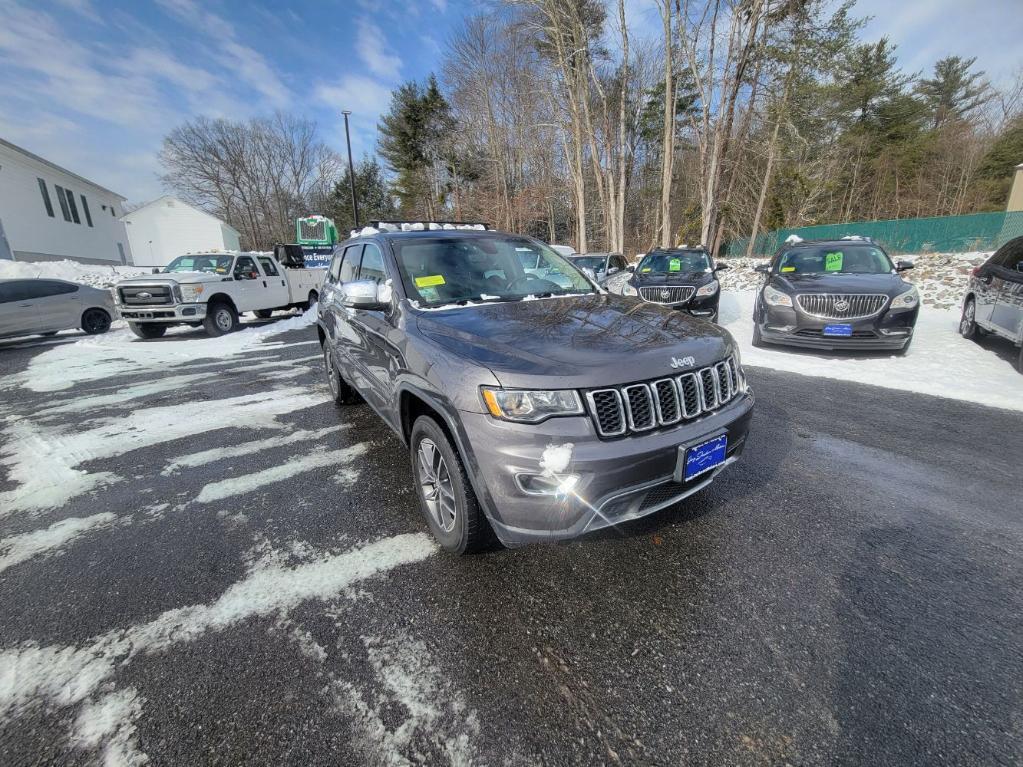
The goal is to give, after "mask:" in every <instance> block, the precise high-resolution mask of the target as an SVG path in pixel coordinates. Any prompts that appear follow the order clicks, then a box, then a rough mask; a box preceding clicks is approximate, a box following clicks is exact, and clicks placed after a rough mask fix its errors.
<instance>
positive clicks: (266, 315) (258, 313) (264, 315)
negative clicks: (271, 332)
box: [253, 309, 274, 320]
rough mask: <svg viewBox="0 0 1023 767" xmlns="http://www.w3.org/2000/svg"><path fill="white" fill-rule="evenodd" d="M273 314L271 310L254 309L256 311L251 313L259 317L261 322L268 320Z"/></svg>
mask: <svg viewBox="0 0 1023 767" xmlns="http://www.w3.org/2000/svg"><path fill="white" fill-rule="evenodd" d="M273 313H274V310H273V309H256V311H254V312H253V314H255V315H256V316H257V317H259V319H261V320H268V319H270V315H272V314H273Z"/></svg>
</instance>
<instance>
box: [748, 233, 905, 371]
mask: <svg viewBox="0 0 1023 767" xmlns="http://www.w3.org/2000/svg"><path fill="white" fill-rule="evenodd" d="M912 267H913V265H912V264H911V263H909V262H906V261H900V262H899V263H898V264H897V265H896V264H893V263H892V260H891V259H890V258H889V257H888V254H887V253H885V252H884V250H882V249H881V248H880V247H879V246H878V245H876V244H875V243H873V242H870V241H869V240H862V239H845V240H826V241H814V242H810V241H804V242H799V243H794V244H787V245H785V246H784V247H783V248H782V249H781V250H779V251H778V253H777V254H776V255H775V256H774V258H773V259H772V260H771V263H770V264H765V265H764V266H759V267H757V271H759V272H763V273H765V274H766V275H767V280H766V282H765V283H764V285H763V287H762V288H761V289H760V292H759V293H758V294H757V302H756V306H755V307H754V309H753V322H754V324H753V345H754V346H762V345H764V344H768V343H771V344H785V345H788V346H804V347H809V348H813V349H891V350H894V351H896V352H897V353H899V354H902V353H904V352H905V351H906V350H907V349H908V348H909V345H910V343H911V342H912V340H913V328H914V326H915V325H916V318H917V315H918V314H919V311H920V295H919V293H917V289H916V288H915V287H913V285H911V284H910V283H908V282H906V281H904V280H903V279H902V277H901V276H900V275H899V273H900V272H903V271H905V270H906V269H911V268H912Z"/></svg>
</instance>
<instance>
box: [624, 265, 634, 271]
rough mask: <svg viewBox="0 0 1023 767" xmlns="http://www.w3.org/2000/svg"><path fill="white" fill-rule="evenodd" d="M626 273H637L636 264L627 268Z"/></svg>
mask: <svg viewBox="0 0 1023 767" xmlns="http://www.w3.org/2000/svg"><path fill="white" fill-rule="evenodd" d="M625 271H627V272H635V271H636V265H635V264H629V265H628V266H627V267H625Z"/></svg>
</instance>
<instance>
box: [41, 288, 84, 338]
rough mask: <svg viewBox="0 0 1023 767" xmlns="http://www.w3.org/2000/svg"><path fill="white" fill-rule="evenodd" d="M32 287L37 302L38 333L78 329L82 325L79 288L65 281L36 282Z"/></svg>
mask: <svg viewBox="0 0 1023 767" xmlns="http://www.w3.org/2000/svg"><path fill="white" fill-rule="evenodd" d="M33 283H34V284H33V285H31V286H30V290H31V291H32V296H33V301H34V302H35V314H36V322H37V323H38V332H40V333H49V332H52V331H54V330H66V329H67V328H77V327H78V326H79V325H80V324H81V318H82V302H81V295H80V293H79V286H78V285H76V284H75V283H73V282H64V281H63V280H34V281H33Z"/></svg>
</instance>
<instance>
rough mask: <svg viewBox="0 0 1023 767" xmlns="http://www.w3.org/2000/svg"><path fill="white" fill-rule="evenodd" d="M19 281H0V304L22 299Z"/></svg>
mask: <svg viewBox="0 0 1023 767" xmlns="http://www.w3.org/2000/svg"><path fill="white" fill-rule="evenodd" d="M22 284H23V283H22V282H21V281H15V280H12V281H11V282H0V304H9V303H12V302H14V301H20V300H21V299H22V292H21V290H22V289H21V286H22Z"/></svg>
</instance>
